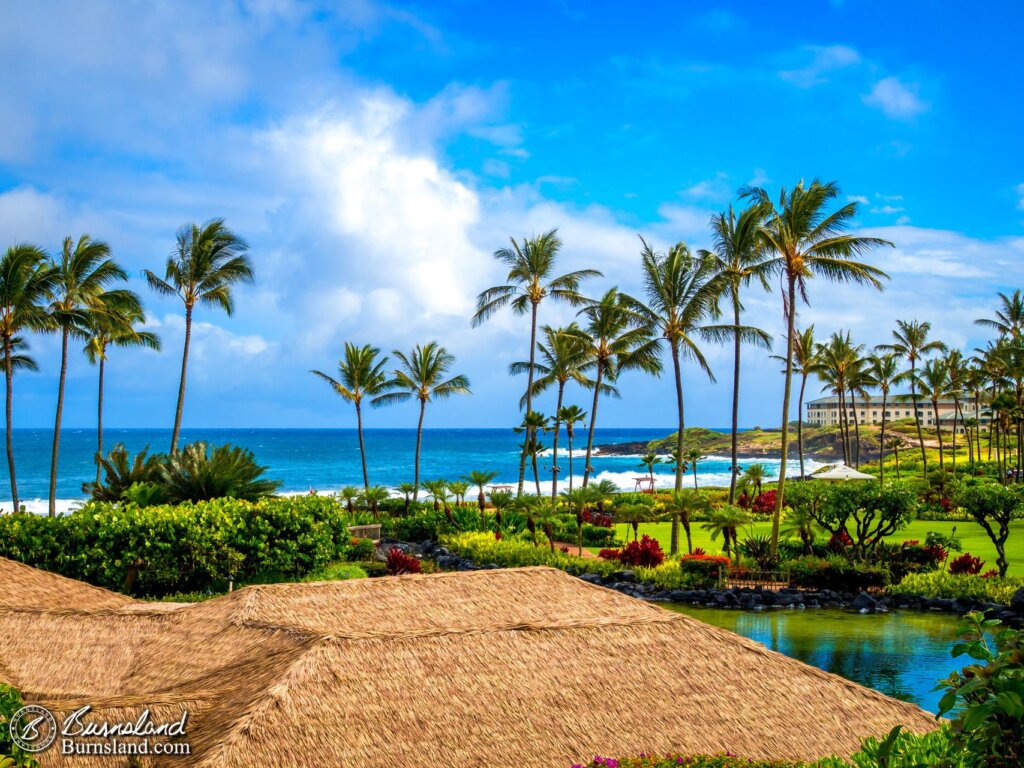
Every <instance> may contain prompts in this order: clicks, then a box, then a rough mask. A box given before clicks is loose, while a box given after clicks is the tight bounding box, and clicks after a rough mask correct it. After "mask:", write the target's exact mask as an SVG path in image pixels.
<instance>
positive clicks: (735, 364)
mask: <svg viewBox="0 0 1024 768" xmlns="http://www.w3.org/2000/svg"><path fill="white" fill-rule="evenodd" d="M732 314H733V323H734V327H733V331H734V333H733V346H732V435H730V440H729V451H730V453H729V458H730V459H731V463H730V465H729V503H730V504H732V503H733V502H734V501H736V475H737V472H736V454H737V452H738V445H737V442H738V439H739V421H740V333H739V327H740V297H739V292H738V291H737V288H736V285H735V284H734V285H733V287H732Z"/></svg>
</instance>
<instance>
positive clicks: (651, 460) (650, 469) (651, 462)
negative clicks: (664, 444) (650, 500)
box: [640, 453, 662, 490]
mask: <svg viewBox="0 0 1024 768" xmlns="http://www.w3.org/2000/svg"><path fill="white" fill-rule="evenodd" d="M661 463H662V461H661V457H660V456H658V454H656V453H645V454H644V455H643V456H641V457H640V467H641V468H644V467H646V468H647V476H648V477H649V478H650V479H651V490H653V489H654V466H655V465H656V464H661Z"/></svg>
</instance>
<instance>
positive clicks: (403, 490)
mask: <svg viewBox="0 0 1024 768" xmlns="http://www.w3.org/2000/svg"><path fill="white" fill-rule="evenodd" d="M416 488H417V486H415V485H413V484H412V483H399V484H398V492H399V493H400V494H402V496H403V497H405V514H407V515H408V514H409V500H410V499H412V497H413V494H415V493H416Z"/></svg>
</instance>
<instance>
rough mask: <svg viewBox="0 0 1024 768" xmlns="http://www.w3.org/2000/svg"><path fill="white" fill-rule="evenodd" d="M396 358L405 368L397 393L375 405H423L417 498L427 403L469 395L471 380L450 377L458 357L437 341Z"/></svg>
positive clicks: (394, 386)
mask: <svg viewBox="0 0 1024 768" xmlns="http://www.w3.org/2000/svg"><path fill="white" fill-rule="evenodd" d="M393 354H394V355H395V357H397V358H398V360H399V362H400V363H401V367H399V368H397V369H395V371H394V375H393V378H392V380H391V383H390V384H389V387H388V388H389V389H390V390H393V391H390V392H385V393H384V394H382V395H377V397H375V398H374V399H373V400H371V401H370V402H371V404H372V405H374V406H380V405H390V404H392V403H404V402H406V401H407V400H413V399H415V400H417V401H419V404H420V418H419V421H418V422H417V426H416V473H415V477H414V482H415V483H416V486H417V490H416V492H415V493H414V494H413V499H416V498H417V497H418V494H419V485H420V452H421V449H422V447H423V416H424V415H425V414H426V412H427V403H430V402H433V401H434V400H447V399H448V398H449V397H454V396H455V395H468V394H470V391H469V379H468V378H466V377H465V376H463V375H462V374H461V373H460V374H457V375H455V376H450V377H448V378H446V377H447V376H448V372H449V371H450V370H451V367H452V366H453V365H455V356H454V355H453V354H451V353H450V352H449V351H448V350H447V349H445V348H444V347H442V346H441V345H440V344H438V343H437V342H436V341H430V342H427V343H426V344H417V345H416V346H415V347H414V348H413V350H412V352H411V353H410V354H408V355H406V354H405V353H404V352H400V351H399V350H397V349H396V350H395V351H394V353H393Z"/></svg>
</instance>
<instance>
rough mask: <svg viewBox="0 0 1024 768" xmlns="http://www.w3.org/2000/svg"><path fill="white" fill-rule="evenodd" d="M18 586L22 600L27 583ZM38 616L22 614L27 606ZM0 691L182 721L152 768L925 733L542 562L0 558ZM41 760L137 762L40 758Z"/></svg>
mask: <svg viewBox="0 0 1024 768" xmlns="http://www.w3.org/2000/svg"><path fill="white" fill-rule="evenodd" d="M26 590H27V591H26ZM30 603H34V604H30ZM0 679H2V680H3V681H4V682H7V683H10V684H13V685H15V686H17V687H18V688H20V689H21V690H22V691H23V692H24V694H25V697H26V699H27V700H30V701H32V702H35V703H41V704H44V705H45V706H48V707H50V708H51V709H54V710H57V711H59V712H62V713H67V712H70V711H73V710H74V709H76V708H78V707H80V706H83V705H85V704H91V705H92V706H93V707H94V716H97V717H104V718H107V719H110V720H117V721H123V720H129V719H134V718H135V717H137V716H138V714H139V713H140V712H141V711H142V709H143V708H145V707H148V708H149V709H150V711H151V712H152V714H153V717H154V719H161V718H162V719H164V720H168V721H173V720H177V719H180V716H181V712H182V710H183V709H187V710H188V712H189V716H188V736H187V740H188V741H189V743H190V744H191V748H192V753H191V755H190V756H188V757H181V756H176V757H163V758H156V757H146V758H143V759H142V762H141V764H142V765H153V766H158V765H174V766H203V767H206V766H211V767H212V766H217V767H218V768H248V767H249V766H257V765H274V766H286V767H292V766H294V767H296V768H299V767H304V766H354V767H356V768H372V767H373V766H389V767H393V766H408V767H409V768H419V767H420V766H423V767H424V768H426V766H431V767H434V766H447V767H450V768H456V767H458V766H482V765H497V764H502V765H517V766H523V767H524V768H532V767H534V766H535V767H536V768H555V767H558V768H566V766H568V765H569V763H570V762H571V761H573V760H581V759H586V758H589V757H591V756H593V755H594V754H606V755H629V754H638V753H640V752H652V751H657V752H663V751H669V750H673V751H682V752H720V751H723V750H726V749H728V750H732V751H734V752H737V753H739V754H743V755H747V756H751V757H779V758H816V757H819V756H824V755H828V754H833V753H839V754H849V753H851V752H853V751H855V750H856V749H857V747H858V744H859V740H860V739H861V738H862V737H864V736H866V735H871V734H883V733H885V732H887V731H888V730H889V729H890V728H892V727H893V726H894V725H896V724H903V725H904V726H906V727H908V728H909V729H910V730H913V731H918V732H923V731H927V730H930V729H932V728H934V727H935V725H936V723H935V720H934V719H933V718H932V717H931V716H930V715H928V714H927V713H925V712H923V711H922V710H921V709H919V708H918V707H916V706H913V705H911V704H907V703H905V702H900V701H896V700H894V699H890V698H887V697H885V696H883V695H881V694H880V693H877V692H875V691H872V690H870V689H867V688H864V687H861V686H859V685H856V684H854V683H851V682H849V681H847V680H844V679H842V678H839V677H836V676H834V675H830V674H827V673H825V672H822V671H820V670H818V669H816V668H813V667H810V666H807V665H805V664H803V663H801V662H799V661H796V660H794V659H791V658H788V657H786V656H783V655H781V654H778V653H775V652H772V651H769V650H767V649H766V648H764V647H763V646H761V645H759V644H757V643H754V642H752V641H749V640H746V639H744V638H741V637H739V636H737V635H734V634H732V633H730V632H727V631H724V630H720V629H717V628H715V627H711V626H708V625H706V624H704V623H703V622H700V621H697V620H695V619H692V618H689V617H687V616H683V615H680V614H676V613H673V612H670V611H667V610H665V609H662V608H659V607H656V606H654V605H651V604H648V603H644V602H642V601H639V600H636V599H633V598H630V597H626V596H624V595H620V594H618V593H616V592H613V591H611V590H608V589H604V588H602V587H597V586H593V585H590V584H586V583H584V582H582V581H580V580H578V579H576V578H574V577H572V576H569V575H567V574H565V573H562V572H561V571H557V570H553V569H549V568H523V569H510V570H492V571H476V572H469V573H443V574H435V575H426V576H401V577H395V578H387V579H372V580H371V579H363V580H356V581H345V582H324V583H314V584H278V585H267V586H253V587H248V588H245V589H242V590H239V591H237V592H234V593H232V594H229V595H227V596H225V597H221V598H217V599H213V600H209V601H207V602H205V603H201V604H195V605H188V606H171V605H166V604H146V603H139V602H136V601H132V600H130V599H128V598H125V597H123V596H120V595H115V594H113V593H109V592H105V591H104V590H98V589H95V588H93V587H89V586H87V585H83V584H78V583H76V582H72V581H69V580H68V579H63V578H61V577H59V576H55V575H52V574H47V573H43V572H40V571H33V570H32V569H27V568H25V567H24V566H20V565H16V564H13V563H10V562H9V561H4V560H2V559H0ZM41 758H42V764H43V765H44V766H62V765H65V764H67V765H75V766H86V765H96V766H97V767H103V766H106V767H107V768H110V767H111V766H115V765H127V764H128V763H127V762H119V760H127V758H111V757H109V756H108V757H74V758H71V757H62V756H61V755H60V754H59V752H58V750H57V749H55V748H54V749H50V750H49V751H48V752H45V753H43V754H42V755H41Z"/></svg>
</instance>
